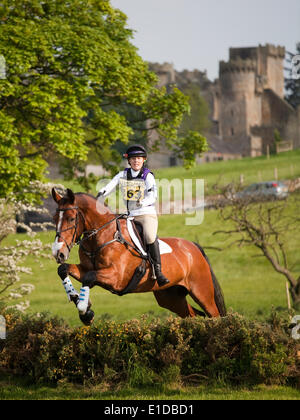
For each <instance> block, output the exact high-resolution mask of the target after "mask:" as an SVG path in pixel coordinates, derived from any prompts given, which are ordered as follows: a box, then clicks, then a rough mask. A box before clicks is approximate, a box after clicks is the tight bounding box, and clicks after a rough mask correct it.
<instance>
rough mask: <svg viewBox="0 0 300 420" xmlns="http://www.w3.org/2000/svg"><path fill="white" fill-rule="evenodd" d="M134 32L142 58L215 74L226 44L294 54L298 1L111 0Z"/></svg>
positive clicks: (299, 32) (299, 29)
mask: <svg viewBox="0 0 300 420" xmlns="http://www.w3.org/2000/svg"><path fill="white" fill-rule="evenodd" d="M111 4H112V6H113V7H115V8H118V9H120V10H122V11H123V12H124V13H125V14H126V15H127V16H128V27H129V28H131V29H133V30H135V33H134V38H133V40H132V43H133V44H134V45H135V46H136V47H137V48H138V53H139V55H140V56H141V57H142V58H143V59H144V60H146V61H150V62H157V63H164V62H168V63H173V65H174V67H175V69H176V70H178V71H182V70H184V69H187V70H194V69H198V70H201V71H204V70H206V71H207V75H208V78H209V79H211V80H213V79H215V78H217V77H218V72H219V61H221V60H225V61H228V58H229V48H230V47H253V46H258V45H259V44H261V45H265V44H267V43H269V44H275V45H281V46H284V47H286V49H287V50H288V51H290V52H292V53H294V52H295V49H296V44H297V42H300V0H111Z"/></svg>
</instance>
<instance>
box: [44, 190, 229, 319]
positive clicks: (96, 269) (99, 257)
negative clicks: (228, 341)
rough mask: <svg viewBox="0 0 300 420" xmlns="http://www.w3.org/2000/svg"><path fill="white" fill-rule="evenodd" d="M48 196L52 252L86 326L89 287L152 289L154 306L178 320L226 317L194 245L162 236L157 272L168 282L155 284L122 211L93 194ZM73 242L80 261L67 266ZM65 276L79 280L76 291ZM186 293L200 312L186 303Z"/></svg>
mask: <svg viewBox="0 0 300 420" xmlns="http://www.w3.org/2000/svg"><path fill="white" fill-rule="evenodd" d="M52 197H53V199H54V201H55V202H56V203H57V205H58V207H57V210H56V214H55V216H54V221H55V224H56V237H55V242H54V243H53V246H52V252H53V256H54V258H55V259H56V262H57V263H58V264H59V267H58V275H59V277H60V278H61V280H62V283H63V285H64V287H65V291H66V292H67V295H68V297H69V300H70V301H73V302H74V303H75V305H76V306H77V309H78V311H79V317H80V319H81V321H82V322H83V323H84V324H85V325H91V324H92V322H93V319H94V312H93V311H92V310H91V309H90V307H91V301H90V298H89V293H90V290H91V289H92V288H93V287H94V286H100V287H102V288H104V289H106V290H109V291H110V292H112V293H114V294H117V295H119V296H123V295H124V294H126V293H147V292H153V294H154V296H155V298H156V301H157V303H158V305H159V306H161V307H162V308H165V309H168V310H170V311H171V312H173V313H175V314H176V315H178V316H179V317H181V318H187V317H195V316H208V317H210V318H214V317H224V316H226V307H225V302H224V297H223V293H222V290H221V287H220V285H219V283H218V280H217V278H216V276H215V274H214V272H213V270H212V268H211V265H210V262H209V260H208V257H207V256H206V254H205V252H204V250H203V248H202V247H201V246H200V245H199V244H197V243H195V242H191V241H189V240H186V239H182V238H175V237H170V238H162V241H163V242H164V243H165V244H167V245H168V246H169V247H170V248H171V251H172V252H169V253H167V254H164V255H162V256H161V258H162V271H163V273H164V275H165V276H166V277H167V278H168V279H169V281H170V283H169V284H167V285H165V286H163V287H159V286H158V284H157V282H156V281H155V278H154V273H153V270H152V266H151V262H150V261H149V260H148V257H145V255H142V253H141V252H140V251H139V250H138V249H137V247H136V245H135V244H134V243H133V241H132V239H131V236H130V233H129V229H128V224H127V221H126V217H124V215H116V214H114V213H113V212H112V211H111V210H110V209H109V207H108V206H107V205H106V204H105V203H104V202H101V201H100V200H99V199H98V200H97V199H96V198H95V197H93V196H92V195H89V194H84V193H73V191H72V190H70V189H67V192H66V194H65V195H61V194H60V193H59V192H58V191H57V190H56V189H55V188H53V189H52ZM75 244H77V245H79V259H80V263H79V264H68V263H67V260H68V258H69V255H70V252H71V249H72V248H73V246H74V245H75ZM69 276H71V277H72V278H74V279H75V280H77V281H78V282H80V283H81V284H82V288H81V289H80V293H78V292H77V291H76V290H75V288H74V286H73V284H72V281H71V279H70V277H69ZM86 295H88V296H86ZM187 295H189V296H191V298H192V299H193V301H194V302H196V303H197V304H198V305H199V306H200V309H202V311H201V310H199V309H197V308H195V307H193V306H192V305H191V304H190V303H188V302H187V300H186V297H187ZM82 296H83V297H82ZM203 311H204V312H203Z"/></svg>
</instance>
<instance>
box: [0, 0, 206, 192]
mask: <svg viewBox="0 0 300 420" xmlns="http://www.w3.org/2000/svg"><path fill="white" fill-rule="evenodd" d="M126 24H127V22H126V16H125V15H124V14H123V13H122V12H121V11H120V10H117V9H114V8H113V7H112V6H111V5H110V2H109V0H72V1H70V2H66V1H65V0H47V1H42V0H2V1H1V9H0V55H2V56H3V57H4V58H5V62H6V69H5V78H4V79H1V80H0V177H1V184H0V197H4V196H6V194H8V193H10V192H16V191H19V192H20V191H21V192H22V191H23V190H24V188H26V185H28V182H29V180H42V179H43V176H44V173H45V169H46V167H47V163H46V159H47V156H48V155H49V154H55V155H56V156H58V157H63V158H67V159H68V160H67V162H68V164H69V169H73V168H75V167H76V166H77V165H79V166H80V165H82V162H84V161H85V160H86V158H87V156H88V153H89V151H91V150H95V151H96V152H97V153H98V155H100V157H101V155H102V151H104V150H106V151H107V150H110V148H111V146H112V145H114V144H115V143H116V142H117V141H122V142H125V143H126V142H128V141H130V140H131V139H133V138H134V137H136V136H137V132H141V133H142V135H143V136H145V133H147V132H148V131H149V130H154V129H155V130H156V131H157V132H158V133H159V135H160V136H161V138H165V139H167V141H168V144H170V145H172V144H173V143H176V142H177V146H176V147H178V139H177V128H178V126H179V125H180V122H181V119H182V115H183V114H184V113H185V112H186V111H188V109H189V105H188V100H187V98H186V97H185V96H184V95H183V94H182V93H181V92H180V91H179V90H178V89H176V88H173V90H172V91H171V92H167V91H166V90H165V89H158V88H156V87H155V86H156V82H157V78H156V76H155V74H154V73H152V72H150V71H149V69H148V66H147V64H146V63H145V62H144V61H143V60H142V59H141V57H140V56H139V55H138V54H137V51H136V48H135V47H134V46H133V45H132V44H131V38H132V30H130V29H128V28H127V26H126ZM128 107H131V109H135V110H136V112H137V113H138V119H135V115H134V114H135V113H133V112H128V109H129V108H128ZM146 120H147V121H149V122H150V123H148V124H147V127H146V126H145V124H143V122H144V123H145V121H146ZM182 144H183V143H182ZM198 149H199V148H198ZM104 155H105V154H104ZM102 163H103V162H102ZM104 163H105V162H104Z"/></svg>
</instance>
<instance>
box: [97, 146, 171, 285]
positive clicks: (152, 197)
mask: <svg viewBox="0 0 300 420" xmlns="http://www.w3.org/2000/svg"><path fill="white" fill-rule="evenodd" d="M123 156H124V157H125V158H127V159H128V163H129V165H130V168H126V169H125V170H124V171H121V172H119V173H118V174H117V175H116V176H115V177H114V178H113V179H112V181H110V182H109V183H108V184H107V185H106V186H105V187H104V188H102V189H101V190H100V191H99V193H98V195H97V198H99V197H101V196H102V197H106V196H108V195H109V194H110V193H111V192H112V191H113V190H114V189H115V187H116V186H117V185H118V184H120V185H121V189H122V191H123V196H124V200H125V202H126V205H127V211H128V215H129V216H130V217H133V218H134V219H135V220H136V221H138V222H140V223H141V224H142V226H143V230H144V235H145V239H146V243H147V250H148V253H149V255H150V258H151V261H152V263H153V266H154V271H155V276H156V280H157V283H158V285H159V286H160V287H162V286H165V285H166V284H168V283H169V280H168V279H167V278H166V277H165V276H164V275H163V274H162V272H161V258H160V251H159V243H158V239H157V229H158V218H157V213H156V209H155V202H156V199H157V187H156V183H155V178H154V175H153V173H152V172H151V171H150V170H149V169H148V168H146V167H145V162H146V160H147V151H146V149H145V148H144V146H142V145H140V144H135V145H133V146H130V147H129V148H128V149H127V151H126V153H125V154H124V155H123Z"/></svg>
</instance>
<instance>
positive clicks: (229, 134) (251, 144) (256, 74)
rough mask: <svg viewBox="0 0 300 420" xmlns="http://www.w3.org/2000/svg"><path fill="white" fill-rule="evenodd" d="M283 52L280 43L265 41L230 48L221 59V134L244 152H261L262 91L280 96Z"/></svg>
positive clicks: (252, 153)
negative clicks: (248, 45)
mask: <svg viewBox="0 0 300 420" xmlns="http://www.w3.org/2000/svg"><path fill="white" fill-rule="evenodd" d="M284 56H285V49H284V48H283V47H275V46H273V45H269V44H267V45H266V46H261V45H260V46H259V47H256V48H231V49H230V60H229V62H224V61H222V62H220V79H219V83H220V93H221V99H220V104H219V130H220V135H221V136H222V138H223V139H224V141H225V142H227V143H229V144H231V145H232V146H234V147H235V149H236V151H237V152H239V153H241V154H242V155H243V156H259V155H261V154H262V153H263V150H264V138H263V131H262V130H258V129H257V128H261V127H262V126H263V125H264V103H265V102H266V101H265V100H264V95H265V92H266V91H271V92H272V94H273V95H275V96H276V97H278V99H280V100H282V99H283V97H284V77H283V59H284ZM268 141H269V140H268Z"/></svg>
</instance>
